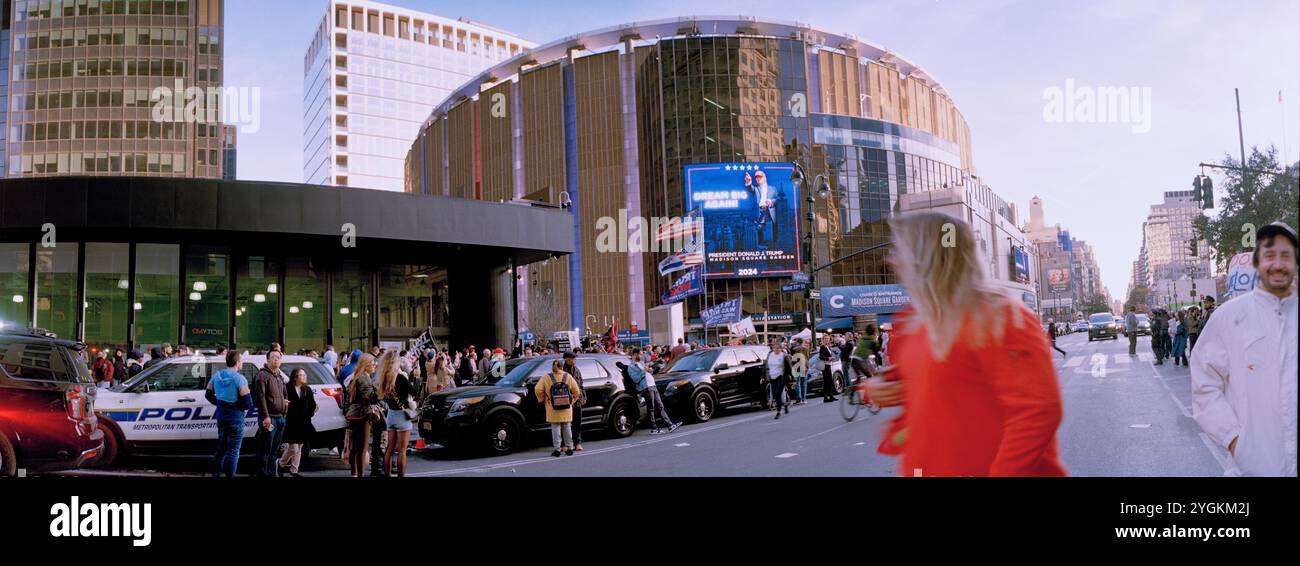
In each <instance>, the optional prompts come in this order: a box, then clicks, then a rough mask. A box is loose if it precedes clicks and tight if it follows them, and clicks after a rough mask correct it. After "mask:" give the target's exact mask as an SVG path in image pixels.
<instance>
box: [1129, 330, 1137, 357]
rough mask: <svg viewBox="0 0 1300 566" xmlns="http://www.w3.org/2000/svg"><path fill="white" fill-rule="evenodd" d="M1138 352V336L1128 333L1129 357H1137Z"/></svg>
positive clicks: (1134, 333)
mask: <svg viewBox="0 0 1300 566" xmlns="http://www.w3.org/2000/svg"><path fill="white" fill-rule="evenodd" d="M1137 351H1138V335H1137V333H1136V332H1129V333H1128V355H1130V356H1136V355H1137Z"/></svg>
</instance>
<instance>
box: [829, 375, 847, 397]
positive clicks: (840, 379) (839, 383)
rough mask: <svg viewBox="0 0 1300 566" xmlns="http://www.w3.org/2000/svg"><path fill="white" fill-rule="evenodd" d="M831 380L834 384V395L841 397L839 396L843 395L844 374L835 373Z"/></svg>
mask: <svg viewBox="0 0 1300 566" xmlns="http://www.w3.org/2000/svg"><path fill="white" fill-rule="evenodd" d="M831 380H833V381H834V384H835V394H836V395H841V394H843V393H844V374H843V373H841V372H838V371H837V372H835V374H834V375H832V376H831Z"/></svg>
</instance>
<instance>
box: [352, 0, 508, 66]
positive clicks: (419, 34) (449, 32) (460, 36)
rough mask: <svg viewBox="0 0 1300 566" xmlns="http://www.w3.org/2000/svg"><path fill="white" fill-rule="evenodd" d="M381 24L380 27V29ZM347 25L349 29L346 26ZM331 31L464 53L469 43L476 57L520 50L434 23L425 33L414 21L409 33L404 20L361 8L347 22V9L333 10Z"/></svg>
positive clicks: (353, 11) (421, 25)
mask: <svg viewBox="0 0 1300 566" xmlns="http://www.w3.org/2000/svg"><path fill="white" fill-rule="evenodd" d="M381 21H382V24H383V25H382V27H381V26H380V22H381ZM349 24H351V25H350V26H349ZM367 24H369V25H367ZM334 27H336V28H344V29H352V30H354V31H362V32H365V31H368V32H369V33H373V34H376V35H385V36H388V37H398V38H401V39H410V40H413V41H415V42H417V43H427V44H429V45H436V44H438V43H439V42H441V43H442V46H443V47H445V48H447V49H457V50H459V51H465V45H466V44H467V43H472V44H473V48H474V50H475V53H477V51H478V46H479V45H485V46H489V47H493V46H495V47H497V48H498V49H500V50H501V51H502V52H503V53H504V51H505V50H506V49H509V50H510V56H512V57H513V56H515V55H516V54H518V53H519V50H520V46H519V45H516V44H514V43H507V42H505V41H502V40H494V39H493V38H492V37H490V36H486V35H483V36H481V39H480V36H479V34H478V33H476V32H467V31H466V30H460V29H454V28H451V27H440V26H439V25H438V24H437V23H434V22H429V25H428V28H427V29H426V27H425V24H424V22H422V21H419V20H416V21H415V26H414V29H412V27H411V22H410V21H409V20H408V19H407V18H405V17H402V16H397V17H395V16H394V15H393V14H391V13H384V14H383V15H382V16H381V15H380V13H379V12H369V13H365V12H362V10H361V9H360V8H356V9H353V10H352V12H351V17H350V18H349V14H348V7H347V6H343V5H339V6H335V12H334ZM412 31H414V33H412Z"/></svg>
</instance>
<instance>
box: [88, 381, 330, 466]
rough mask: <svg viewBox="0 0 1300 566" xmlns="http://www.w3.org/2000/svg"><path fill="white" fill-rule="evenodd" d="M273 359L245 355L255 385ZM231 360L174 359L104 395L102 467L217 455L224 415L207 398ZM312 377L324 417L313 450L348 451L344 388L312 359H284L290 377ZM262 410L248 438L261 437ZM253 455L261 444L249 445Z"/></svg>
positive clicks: (99, 410)
mask: <svg viewBox="0 0 1300 566" xmlns="http://www.w3.org/2000/svg"><path fill="white" fill-rule="evenodd" d="M265 363H266V356H252V355H245V356H243V366H242V367H240V368H239V373H241V374H243V375H244V377H247V378H248V381H249V384H250V385H251V384H252V381H253V377H254V376H255V375H257V370H258V369H259V368H261V367H262V366H263V365H264V364H265ZM225 367H226V360H225V357H223V356H201V355H200V356H187V357H181V358H168V359H166V360H163V361H162V362H161V363H159V364H156V365H154V366H152V367H150V368H149V369H146V370H144V371H143V372H140V374H139V375H137V376H135V377H133V378H131V379H129V380H127V381H126V382H124V383H122V384H121V385H118V386H116V387H114V388H112V389H102V388H101V389H99V391H98V397H97V398H96V401H95V413H96V414H97V415H98V417H99V426H100V427H101V428H102V429H103V430H104V450H103V453H102V454H103V455H102V456H101V457H100V458H99V459H98V460H97V461H95V462H94V464H93V465H94V466H96V467H106V466H108V465H110V464H112V463H113V462H114V461H115V460H117V459H118V458H119V457H120V456H121V455H123V454H126V453H131V454H211V453H212V451H213V450H214V449H215V448H216V442H217V426H216V421H215V420H213V418H214V416H215V415H216V412H217V408H216V407H215V406H213V405H212V404H210V403H208V401H207V400H206V399H205V398H204V393H205V391H206V389H207V386H208V379H209V378H210V377H212V375H214V374H216V373H217V372H218V371H221V370H222V369H225ZM298 368H303V369H304V370H306V371H307V383H308V385H309V386H310V387H311V388H312V390H314V391H315V395H316V405H317V410H316V415H315V416H313V417H312V424H313V425H314V426H315V428H316V437H315V440H314V441H313V442H312V444H311V446H309V448H330V447H341V446H342V444H343V430H344V428H345V427H346V426H347V423H346V421H345V419H344V418H343V408H342V407H343V388H342V386H340V385H339V383H338V381H337V380H335V378H334V376H333V375H331V374H330V372H329V370H328V369H327V368H326V367H325V365H324V364H322V363H320V361H318V360H316V359H313V358H310V357H307V356H284V357H283V358H281V360H280V370H281V371H282V372H284V374H285V375H286V376H288V375H292V374H293V372H294V370H296V369H298ZM256 413H257V410H256V409H254V410H252V411H249V412H248V416H247V417H246V418H245V420H244V437H245V438H251V437H253V436H254V435H255V434H256V433H257V426H258V422H259V419H260V417H258V416H257V414H256ZM244 447H246V448H252V447H253V443H251V442H247V441H246V442H245V443H244Z"/></svg>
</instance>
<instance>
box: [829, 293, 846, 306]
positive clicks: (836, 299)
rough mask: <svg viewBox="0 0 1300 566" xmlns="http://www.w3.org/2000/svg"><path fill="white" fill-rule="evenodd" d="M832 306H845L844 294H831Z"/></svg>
mask: <svg viewBox="0 0 1300 566" xmlns="http://www.w3.org/2000/svg"><path fill="white" fill-rule="evenodd" d="M831 307H834V308H837V309H842V308H844V295H831Z"/></svg>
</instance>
